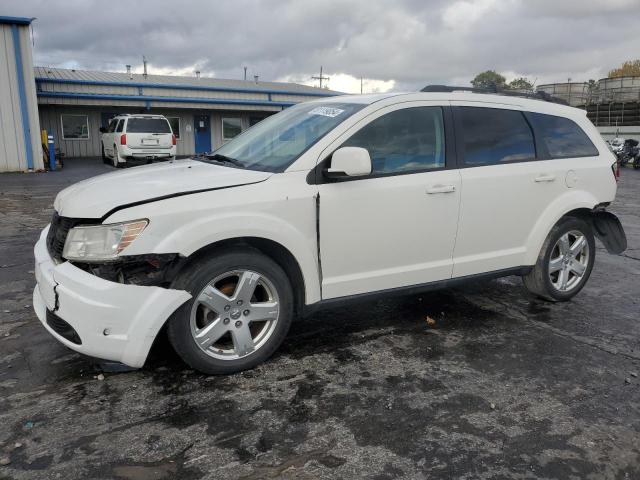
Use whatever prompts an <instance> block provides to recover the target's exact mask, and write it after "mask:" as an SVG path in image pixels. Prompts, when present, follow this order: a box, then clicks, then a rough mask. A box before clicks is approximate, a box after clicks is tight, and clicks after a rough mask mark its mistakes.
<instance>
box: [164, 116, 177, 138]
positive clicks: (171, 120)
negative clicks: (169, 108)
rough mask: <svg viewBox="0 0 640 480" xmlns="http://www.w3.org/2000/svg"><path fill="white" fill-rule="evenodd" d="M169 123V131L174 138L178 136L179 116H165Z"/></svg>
mask: <svg viewBox="0 0 640 480" xmlns="http://www.w3.org/2000/svg"><path fill="white" fill-rule="evenodd" d="M167 120H168V121H169V124H170V125H171V131H172V132H173V134H174V135H175V136H176V138H180V118H179V117H167Z"/></svg>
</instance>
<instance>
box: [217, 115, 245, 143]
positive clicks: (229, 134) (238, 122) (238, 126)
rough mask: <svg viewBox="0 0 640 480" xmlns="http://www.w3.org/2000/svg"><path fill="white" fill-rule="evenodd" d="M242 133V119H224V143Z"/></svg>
mask: <svg viewBox="0 0 640 480" xmlns="http://www.w3.org/2000/svg"><path fill="white" fill-rule="evenodd" d="M241 132H242V119H240V118H223V119H222V141H223V142H227V141H229V140H231V139H232V138H233V137H236V136H238V135H240V133H241Z"/></svg>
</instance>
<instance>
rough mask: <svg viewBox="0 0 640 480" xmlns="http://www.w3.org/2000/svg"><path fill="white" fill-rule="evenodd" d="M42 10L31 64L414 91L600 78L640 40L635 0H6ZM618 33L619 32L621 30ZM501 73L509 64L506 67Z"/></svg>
mask: <svg viewBox="0 0 640 480" xmlns="http://www.w3.org/2000/svg"><path fill="white" fill-rule="evenodd" d="M3 13H4V14H6V15H22V16H35V17H38V20H36V22H35V24H34V32H35V48H34V52H35V62H36V63H37V64H39V65H50V66H73V67H75V68H86V69H99V70H117V71H124V68H125V67H124V65H125V64H131V65H133V66H134V69H138V70H139V69H140V68H141V63H142V62H141V59H142V55H143V54H144V55H146V56H147V58H148V59H149V62H150V69H151V71H156V72H157V73H180V74H193V71H195V70H200V71H201V72H202V74H203V75H215V76H217V77H222V78H242V76H243V73H244V70H243V67H244V66H246V67H248V74H249V76H250V78H252V77H253V75H260V79H262V80H277V79H296V80H297V81H301V82H303V83H308V82H309V81H310V80H309V77H311V76H312V75H315V74H317V72H318V70H319V68H320V66H321V65H322V66H323V67H324V72H325V73H326V74H327V75H328V76H330V77H332V80H331V81H330V82H329V83H330V86H331V88H336V89H337V88H338V86H339V85H344V87H343V88H344V89H345V90H348V91H359V90H360V88H359V87H360V85H359V84H360V81H359V79H360V77H364V78H365V79H367V80H366V82H365V84H366V85H368V88H370V89H371V90H374V89H379V90H381V91H382V90H384V89H386V88H391V89H394V90H416V89H418V88H420V87H422V86H424V85H426V84H429V83H451V82H454V81H455V82H456V83H463V84H468V82H469V80H470V79H471V78H473V76H475V74H476V73H478V72H480V71H483V70H487V69H495V70H498V71H500V72H503V73H510V72H513V73H514V74H515V73H517V75H522V76H526V77H528V78H530V79H532V80H533V79H535V78H538V79H539V81H538V83H541V82H542V80H544V82H550V81H565V80H566V78H568V77H571V78H573V79H574V80H576V81H577V80H587V79H588V78H597V77H603V76H605V75H606V72H608V71H609V70H610V69H611V68H613V67H615V66H617V65H619V64H621V63H622V62H623V61H625V60H627V59H632V58H636V57H637V56H638V52H639V51H640V36H639V35H635V34H634V32H636V30H637V23H638V22H637V19H638V18H640V0H562V1H558V0H535V1H534V0H454V1H453V2H451V1H450V0H429V1H426V0H377V1H371V0H317V1H304V2H302V1H296V0H263V1H258V0H235V1H224V0H221V1H216V2H211V1H208V0H195V1H191V2H175V1H168V0H153V1H151V0H142V1H136V2H126V3H125V2H116V1H114V2H99V1H94V0H86V1H85V0H66V1H65V2H59V3H58V2H51V1H45V0H4V1H3ZM614 32H620V33H619V34H617V33H614ZM507 76H508V75H507Z"/></svg>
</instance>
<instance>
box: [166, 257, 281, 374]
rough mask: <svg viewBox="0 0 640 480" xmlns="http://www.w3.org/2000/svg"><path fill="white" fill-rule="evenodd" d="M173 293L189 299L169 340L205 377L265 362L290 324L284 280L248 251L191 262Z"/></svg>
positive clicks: (172, 325) (272, 264)
mask: <svg viewBox="0 0 640 480" xmlns="http://www.w3.org/2000/svg"><path fill="white" fill-rule="evenodd" d="M172 288H177V289H183V290H187V291H188V292H189V293H191V295H192V299H191V300H190V301H188V302H187V303H185V304H184V305H182V307H181V308H180V309H178V311H177V312H176V313H175V314H174V315H173V316H172V318H171V320H170V321H169V325H168V335H169V340H170V341H171V344H172V345H173V347H174V348H175V350H176V352H178V355H180V357H181V358H182V359H183V360H184V361H185V362H186V363H188V364H189V365H190V366H191V367H193V368H195V369H196V370H199V371H201V372H203V373H208V374H228V373H235V372H239V371H242V370H246V369H249V368H253V367H255V366H256V365H258V364H259V363H261V362H263V361H265V360H266V359H267V358H269V357H270V356H271V355H272V354H273V352H275V350H276V349H277V348H278V347H279V346H280V344H281V343H282V341H283V340H284V338H285V336H286V334H287V332H288V331H289V326H290V325H291V320H292V318H293V294H292V289H291V284H290V282H289V279H288V277H287V275H286V274H285V272H284V271H283V270H282V268H281V267H280V266H279V265H278V264H277V263H276V262H274V261H273V260H271V259H270V258H269V257H266V256H265V255H263V254H262V253H260V252H259V251H257V250H253V249H250V248H235V249H232V250H227V251H226V252H224V253H221V254H218V255H216V256H215V257H213V258H209V259H202V260H201V261H198V260H194V261H193V262H192V263H191V266H190V267H189V268H188V269H187V270H186V271H185V272H184V273H183V274H181V275H180V277H179V278H178V279H177V280H176V282H175V285H174V286H173V287H172Z"/></svg>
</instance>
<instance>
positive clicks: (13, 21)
mask: <svg viewBox="0 0 640 480" xmlns="http://www.w3.org/2000/svg"><path fill="white" fill-rule="evenodd" d="M34 20H35V17H33V18H28V17H7V16H0V23H4V24H8V25H31V22H33V21H34Z"/></svg>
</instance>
